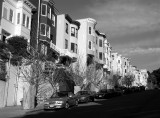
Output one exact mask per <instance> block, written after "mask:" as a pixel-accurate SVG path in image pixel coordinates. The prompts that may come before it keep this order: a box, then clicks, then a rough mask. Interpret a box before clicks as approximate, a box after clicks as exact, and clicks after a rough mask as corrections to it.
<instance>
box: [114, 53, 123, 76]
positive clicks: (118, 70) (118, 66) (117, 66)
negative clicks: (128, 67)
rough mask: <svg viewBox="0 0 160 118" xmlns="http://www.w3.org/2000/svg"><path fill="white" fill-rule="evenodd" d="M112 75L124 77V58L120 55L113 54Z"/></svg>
mask: <svg viewBox="0 0 160 118" xmlns="http://www.w3.org/2000/svg"><path fill="white" fill-rule="evenodd" d="M112 73H113V74H116V75H119V76H122V56H121V55H120V54H118V53H112Z"/></svg>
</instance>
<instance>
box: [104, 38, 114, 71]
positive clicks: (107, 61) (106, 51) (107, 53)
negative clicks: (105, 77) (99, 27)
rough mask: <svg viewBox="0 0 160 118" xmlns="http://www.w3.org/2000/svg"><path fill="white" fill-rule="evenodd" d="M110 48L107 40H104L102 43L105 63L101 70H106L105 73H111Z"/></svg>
mask: <svg viewBox="0 0 160 118" xmlns="http://www.w3.org/2000/svg"><path fill="white" fill-rule="evenodd" d="M111 52H112V47H111V45H110V43H109V42H108V40H107V39H106V40H105V41H104V55H105V63H104V66H103V68H104V69H107V72H109V73H110V72H111V66H112V60H111V59H112V57H111V56H112V55H111V54H112V53H111Z"/></svg>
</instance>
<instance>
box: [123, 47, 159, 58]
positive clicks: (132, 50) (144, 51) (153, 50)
mask: <svg viewBox="0 0 160 118" xmlns="http://www.w3.org/2000/svg"><path fill="white" fill-rule="evenodd" d="M153 53H154V54H160V48H148V49H143V48H130V49H125V50H123V51H122V52H121V54H122V55H124V56H130V55H132V56H133V55H139V54H141V55H144V54H153Z"/></svg>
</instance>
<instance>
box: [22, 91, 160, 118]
mask: <svg viewBox="0 0 160 118" xmlns="http://www.w3.org/2000/svg"><path fill="white" fill-rule="evenodd" d="M53 117H56V118H77V117H78V118H79V117H81V118H86V117H87V118H91V117H92V118H103V117H106V118H120V117H123V118H160V90H149V91H144V92H140V93H133V94H129V95H124V96H120V97H115V98H111V99H107V100H97V101H95V102H91V103H87V104H80V105H79V106H78V107H73V108H70V109H68V110H66V109H61V110H58V111H43V110H41V111H34V112H28V113H27V114H26V115H25V116H23V117H22V118H53Z"/></svg>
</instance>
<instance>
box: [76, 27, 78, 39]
mask: <svg viewBox="0 0 160 118" xmlns="http://www.w3.org/2000/svg"><path fill="white" fill-rule="evenodd" d="M76 38H78V29H76Z"/></svg>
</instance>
